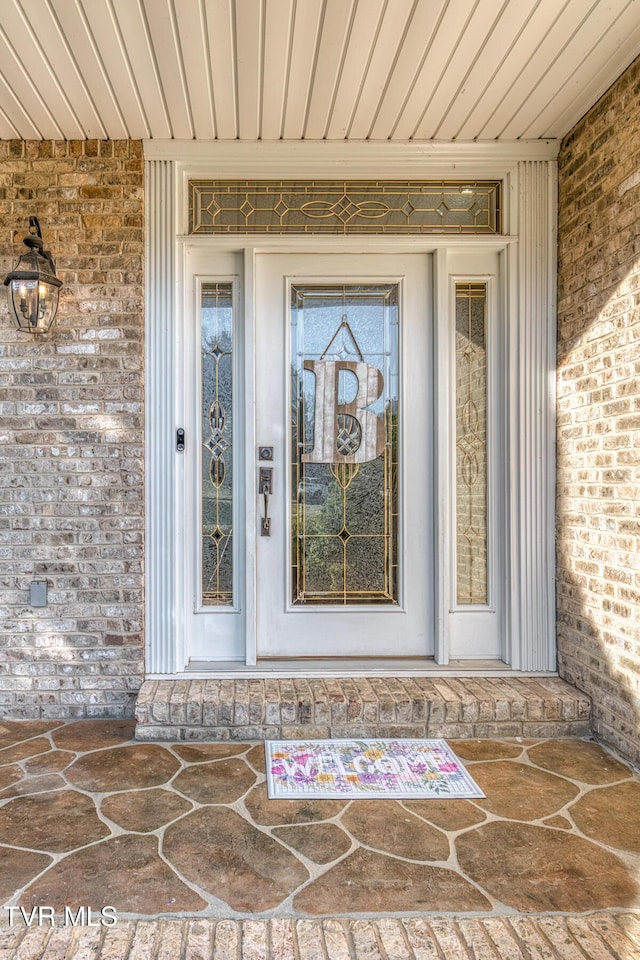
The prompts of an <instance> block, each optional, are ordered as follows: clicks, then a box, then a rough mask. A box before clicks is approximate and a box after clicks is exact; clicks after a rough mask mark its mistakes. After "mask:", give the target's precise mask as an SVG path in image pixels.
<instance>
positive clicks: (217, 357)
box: [201, 283, 233, 606]
mask: <svg viewBox="0 0 640 960" xmlns="http://www.w3.org/2000/svg"><path fill="white" fill-rule="evenodd" d="M201 351H202V353H201V357H202V360H201V363H202V410H201V416H202V448H203V449H202V475H201V496H202V603H203V605H204V606H229V605H230V604H232V603H233V404H232V387H233V287H232V284H231V283H205V284H203V285H202V301H201Z"/></svg>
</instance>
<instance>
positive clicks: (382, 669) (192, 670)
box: [147, 657, 558, 680]
mask: <svg viewBox="0 0 640 960" xmlns="http://www.w3.org/2000/svg"><path fill="white" fill-rule="evenodd" d="M411 676H420V677H478V676H481V677H557V676H558V673H557V671H555V670H527V671H520V670H514V669H513V667H510V666H509V665H508V664H506V663H504V661H502V660H450V661H449V663H447V664H439V663H435V662H434V661H433V660H432V659H425V658H421V657H415V658H413V657H403V658H390V657H387V658H382V657H381V658H375V657H371V658H369V657H366V658H362V657H360V658H353V659H348V658H344V659H330V658H328V659H300V660H260V661H258V663H257V664H256V665H255V666H247V664H246V663H244V662H242V661H232V660H230V661H222V660H192V661H190V663H189V664H188V666H187V667H186V669H185V671H184V672H183V673H175V674H166V673H162V674H148V675H147V679H148V680H169V679H178V678H183V679H184V678H187V677H188V678H189V679H190V680H218V679H221V680H224V679H230V680H231V679H232V680H236V679H238V680H239V679H264V678H267V677H272V678H273V679H277V680H282V679H287V678H289V677H326V678H332V677H335V678H348V677H411Z"/></svg>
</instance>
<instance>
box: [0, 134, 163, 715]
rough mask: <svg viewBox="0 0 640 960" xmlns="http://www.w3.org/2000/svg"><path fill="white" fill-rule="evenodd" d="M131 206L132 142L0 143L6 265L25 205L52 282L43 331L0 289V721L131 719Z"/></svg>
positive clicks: (134, 625) (139, 277)
mask: <svg viewBox="0 0 640 960" xmlns="http://www.w3.org/2000/svg"><path fill="white" fill-rule="evenodd" d="M143 203H144V197H143V161H142V148H141V144H140V143H139V142H135V141H134V142H129V141H116V142H109V141H105V142H103V141H95V140H89V141H86V142H80V141H78V142H71V143H64V142H58V141H55V142H54V141H45V142H42V143H40V142H26V143H25V142H22V141H3V142H0V210H1V213H2V216H1V218H0V270H1V271H2V276H4V274H5V272H7V271H8V270H10V269H13V265H14V264H15V262H16V260H17V257H18V255H19V254H20V253H21V252H22V251H23V249H24V248H23V247H22V238H23V236H25V234H26V233H27V227H28V218H29V216H30V215H35V216H37V217H38V218H39V220H40V225H41V227H42V232H43V236H44V240H45V246H46V247H47V248H49V249H50V250H51V252H52V254H53V256H54V258H55V259H56V261H57V267H58V276H59V277H60V279H61V280H62V281H63V283H64V286H63V287H62V290H61V297H60V307H59V311H58V318H57V319H56V321H55V323H54V326H53V327H52V329H51V331H50V332H49V334H48V335H46V336H45V337H44V338H40V339H35V338H33V337H31V336H30V335H28V334H24V333H19V332H18V331H17V330H16V329H14V326H13V323H12V321H11V320H10V317H9V314H8V310H7V303H6V298H5V297H4V296H2V295H0V385H1V388H2V389H1V393H0V438H1V441H0V442H1V447H0V470H1V476H0V717H2V716H12V717H79V716H122V715H128V714H131V713H132V706H133V704H132V701H133V699H134V698H135V691H136V690H137V688H138V687H139V685H140V683H141V680H142V675H143V647H142V629H143V623H142V617H143V606H142V603H143V596H142V590H143V581H142V551H143V543H142V539H143V529H144V522H143V448H144V443H143V420H142V394H143V370H142V366H143V262H144V261H143V257H144V238H143ZM34 578H35V579H44V580H46V581H47V583H48V589H49V604H48V606H47V607H44V608H41V609H38V608H33V607H30V606H29V600H28V596H29V594H28V588H29V582H30V581H31V580H32V579H34Z"/></svg>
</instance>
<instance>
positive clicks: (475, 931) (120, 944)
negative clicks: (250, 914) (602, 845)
mask: <svg viewBox="0 0 640 960" xmlns="http://www.w3.org/2000/svg"><path fill="white" fill-rule="evenodd" d="M639 956H640V914H639V913H636V912H631V913H629V912H626V913H617V914H614V913H603V914H591V915H582V916H565V917H527V918H522V917H503V918H494V919H490V920H487V919H483V918H470V919H464V920H454V919H451V918H446V917H438V918H435V917H411V918H400V919H399V918H393V917H375V918H362V919H358V920H350V919H343V918H339V917H336V918H331V919H325V920H292V919H278V920H245V921H239V920H201V919H196V920H189V919H183V920H168V919H154V920H138V921H135V920H129V921H120V922H118V923H117V924H116V925H113V926H108V927H105V926H98V927H90V928H89V927H72V926H66V927H54V928H51V927H49V926H46V927H40V928H38V929H27V928H25V927H24V926H21V927H16V928H11V929H7V928H0V960H637V958H638V957H639Z"/></svg>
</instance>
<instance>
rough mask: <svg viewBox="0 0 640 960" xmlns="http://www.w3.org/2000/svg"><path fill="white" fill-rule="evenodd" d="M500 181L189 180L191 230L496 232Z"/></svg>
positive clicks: (324, 232) (202, 231) (213, 231)
mask: <svg viewBox="0 0 640 960" xmlns="http://www.w3.org/2000/svg"><path fill="white" fill-rule="evenodd" d="M500 230H501V225H500V182H499V181H493V180H475V181H464V182H462V181H395V180H376V181H368V180H363V181H354V180H309V181H298V180H296V181H286V180H190V181H189V233H226V234H238V233H267V234H305V233H308V234H363V233H365V234H421V233H473V234H486V233H500Z"/></svg>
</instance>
